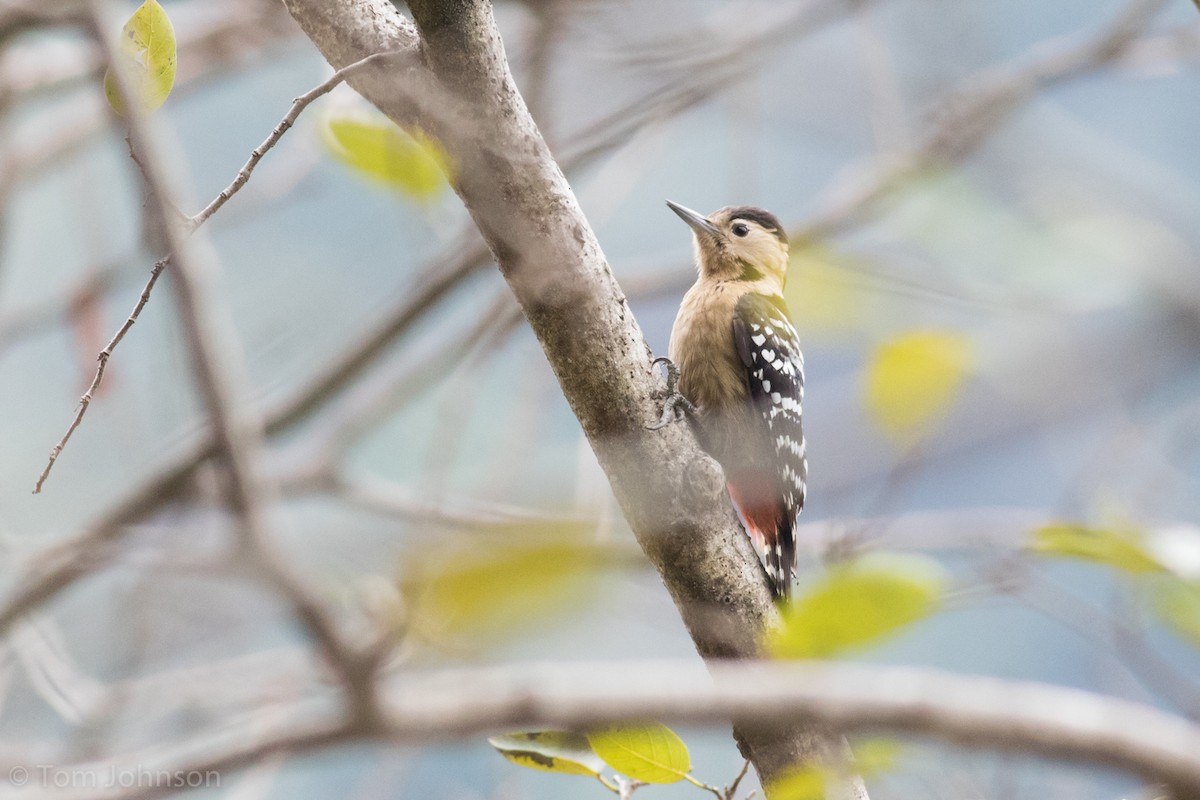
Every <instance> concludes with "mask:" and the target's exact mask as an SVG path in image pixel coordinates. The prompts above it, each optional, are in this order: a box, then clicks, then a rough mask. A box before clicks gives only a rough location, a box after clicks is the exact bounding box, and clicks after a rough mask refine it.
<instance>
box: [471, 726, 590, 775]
mask: <svg viewBox="0 0 1200 800" xmlns="http://www.w3.org/2000/svg"><path fill="white" fill-rule="evenodd" d="M488 744H490V745H491V746H492V747H494V748H496V749H497V750H498V751H500V755H502V756H504V757H505V758H507V759H508V760H509V761H511V762H513V763H514V764H520V765H521V766H522V767H528V768H529V769H536V770H541V771H542V772H561V773H563V774H566V775H591V776H596V775H599V774H600V771H601V770H602V769H604V762H603V761H601V760H600V756H598V755H596V753H595V752H593V750H592V748H591V747H589V746H588V740H587V737H586V736H584V735H582V734H579V733H571V732H569V731H534V732H529V733H509V734H505V735H504V736H493V737H492V738H490V739H488Z"/></svg>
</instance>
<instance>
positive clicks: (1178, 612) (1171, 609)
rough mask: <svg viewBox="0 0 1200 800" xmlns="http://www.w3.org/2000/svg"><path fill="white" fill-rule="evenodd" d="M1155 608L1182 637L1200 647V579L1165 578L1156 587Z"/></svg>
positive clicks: (1164, 620)
mask: <svg viewBox="0 0 1200 800" xmlns="http://www.w3.org/2000/svg"><path fill="white" fill-rule="evenodd" d="M1154 610H1155V611H1156V612H1157V613H1158V615H1159V616H1160V617H1161V618H1162V620H1163V622H1165V623H1166V624H1167V625H1168V626H1170V628H1171V630H1173V631H1175V633H1176V634H1178V635H1179V637H1180V638H1181V639H1183V640H1185V641H1186V642H1188V643H1189V644H1191V645H1192V646H1193V647H1197V648H1200V581H1188V580H1181V579H1179V578H1175V577H1173V576H1172V577H1170V578H1166V579H1164V580H1163V581H1161V582H1160V583H1158V584H1157V585H1156V586H1155V587H1154Z"/></svg>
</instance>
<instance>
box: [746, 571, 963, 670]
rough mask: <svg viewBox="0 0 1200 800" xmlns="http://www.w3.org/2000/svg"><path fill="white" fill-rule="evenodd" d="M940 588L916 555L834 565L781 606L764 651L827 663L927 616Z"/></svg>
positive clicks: (935, 574)
mask: <svg viewBox="0 0 1200 800" xmlns="http://www.w3.org/2000/svg"><path fill="white" fill-rule="evenodd" d="M945 585H946V578H945V573H944V572H943V570H942V569H941V567H940V566H938V564H937V563H936V562H934V561H931V560H929V559H925V558H919V557H916V556H896V555H890V556H885V555H882V554H876V555H871V556H866V557H864V558H861V559H859V560H858V561H855V562H851V563H848V564H840V565H837V566H835V567H833V568H831V569H830V570H829V572H828V573H827V574H826V575H825V576H824V577H823V578H822V579H821V580H820V581H818V582H817V583H816V585H814V586H813V587H812V588H810V589H809V590H808V592H806V593H805V594H803V595H802V596H800V597H797V598H796V599H794V600H793V601H792V602H791V603H789V604H788V605H787V606H786V607H784V609H783V612H782V619H781V623H780V625H779V627H778V628H776V629H774V630H772V631H771V632H770V633H769V634H768V635H767V649H768V651H769V652H770V653H771V654H772V655H774V656H775V657H776V658H828V657H830V656H833V655H836V654H838V653H841V652H842V651H844V650H847V649H850V648H854V647H860V646H862V645H866V644H869V643H871V642H874V641H876V640H878V639H881V638H883V637H885V636H888V635H890V634H893V633H895V632H896V631H898V630H899V629H900V628H902V627H904V626H905V625H908V624H910V623H912V622H916V621H917V620H919V619H922V618H924V617H927V616H929V615H930V614H932V613H933V612H934V610H936V608H937V605H938V601H939V599H940V596H941V594H942V591H943V589H944V587H945Z"/></svg>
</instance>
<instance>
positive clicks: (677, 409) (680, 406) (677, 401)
mask: <svg viewBox="0 0 1200 800" xmlns="http://www.w3.org/2000/svg"><path fill="white" fill-rule="evenodd" d="M659 364H666V365H667V399H666V401H665V402H664V403H663V413H662V416H661V417H660V418H659V420H658V422H656V423H654V424H653V425H647V426H646V428H647V430H652V431H657V430H662V429H663V428H665V427H667V426H668V425H670V424H671V423H672V422H675V421H676V420H678V419H679V418H680V415H681V413H682V414H695V413H696V406H694V405H692V401H691V400H688V399H687V398H686V397H684V396H683V394H682V393H680V391H679V389H678V386H679V367H677V366H675V362H674V361H672V360H671V359H669V358H665V357H663V356H659V357H658V358H656V359H654V360H653V361H652V362H650V366H652V367H657V366H658V365H659Z"/></svg>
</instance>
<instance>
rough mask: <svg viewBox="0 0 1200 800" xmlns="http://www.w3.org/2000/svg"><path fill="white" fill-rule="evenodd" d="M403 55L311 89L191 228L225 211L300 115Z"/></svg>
mask: <svg viewBox="0 0 1200 800" xmlns="http://www.w3.org/2000/svg"><path fill="white" fill-rule="evenodd" d="M400 55H403V54H402V53H375V54H374V55H369V56H367V57H366V58H363V59H360V60H358V61H356V62H354V63H353V64H350V65H349V66H346V67H342V68H341V69H339V70H338V71H336V72H334V73H333V74H332V75H330V76H329V78H328V79H326V80H325V81H324V82H323V83H321V84H319V85H318V86H315V87H313V88H312V89H309V90H308V91H307V92H305V93H304V94H302V95H300V96H299V97H297V98H296V99H295V100H293V101H292V107H291V108H290V109H289V110H288V112H287V114H285V115H284V117H283V119H281V120H280V121H279V124H278V125H276V126H275V129H274V130H273V131H271V134H270V135H269V136H267V138H266V139H264V140H263V143H262V144H260V145H259V146H258V147H256V148H254V150H252V151H251V153H250V159H249V160H248V161H247V162H246V164H245V166H243V167H242V168H241V169H240V170H239V171H238V174H237V175H236V176H235V177H234V179H233V181H232V182H231V183H230V184H229V185H228V186H226V187H225V188H224V189H222V190H221V191H220V192H219V193H218V194H217V196H216V197H214V198H213V199H212V202H210V203H209V204H208V205H207V206H205V207H204V208H203V209H201V210H200V212H199V213H197V214H196V215H195V216H193V217H191V219H190V220H189V221H188V222H189V225H190V227H192V228H198V227H199V226H201V225H203V224H204V223H205V222H207V221H208V218H209V217H211V216H212V215H213V214H215V213H217V211H219V210H220V209H221V206H223V205H225V203H227V202H228V201H229V198H231V197H233V196H234V195H235V194H237V193H238V190H240V189H241V188H242V187H243V186H245V185H246V181H248V180H250V175H251V173H253V172H254V168H255V167H257V166H258V162H259V161H261V160H262V157H263V156H265V155H266V154H267V153H268V152H269V151H270V150H271V148H272V147H274V146H275V145H276V144H277V143H278V142H279V140H280V139H282V138H283V135H284V134H285V133H287V132H288V130H289V129H290V128H291V127H292V126H293V125H295V124H296V120H297V119H298V118H299V117H300V114H301V113H303V111H304V109H306V108H308V107H309V105H311V104H312V102H313V101H314V100H316V99H317V98H319V97H324V96H325V95H327V94H329V93H330V92H331V91H333V89H334V88H336V87H337V86H340V85H341V84H342V82H343V81H345V80H347V79H348V78H350V77H352V76H353V75H355V74H356V73H358V72H361V71H363V70H365V69H368V68H371V67H378V66H383V64H384V62H385V61H386V60H387V59H389V58H393V57H396V56H400Z"/></svg>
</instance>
